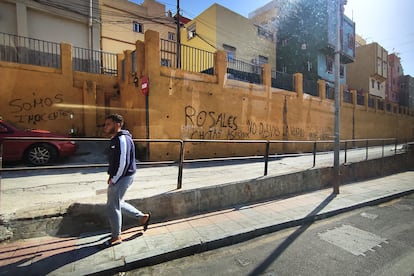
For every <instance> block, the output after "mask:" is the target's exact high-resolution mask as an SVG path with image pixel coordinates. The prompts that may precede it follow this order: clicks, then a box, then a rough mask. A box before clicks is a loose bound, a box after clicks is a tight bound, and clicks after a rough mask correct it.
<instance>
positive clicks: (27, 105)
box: [9, 93, 63, 113]
mask: <svg viewBox="0 0 414 276" xmlns="http://www.w3.org/2000/svg"><path fill="white" fill-rule="evenodd" d="M57 103H63V95H62V94H60V93H58V94H56V95H55V96H53V97H36V94H35V93H33V99H31V100H24V99H13V100H11V101H10V102H9V106H10V107H11V108H12V111H11V113H19V112H22V111H31V110H34V109H37V108H45V107H51V106H53V105H54V104H57Z"/></svg>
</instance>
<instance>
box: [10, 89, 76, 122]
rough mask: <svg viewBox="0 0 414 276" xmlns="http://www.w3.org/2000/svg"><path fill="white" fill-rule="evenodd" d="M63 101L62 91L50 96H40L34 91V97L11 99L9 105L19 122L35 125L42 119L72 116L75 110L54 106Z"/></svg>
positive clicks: (52, 119)
mask: <svg viewBox="0 0 414 276" xmlns="http://www.w3.org/2000/svg"><path fill="white" fill-rule="evenodd" d="M63 102H64V99H63V94H61V93H57V94H55V95H54V96H50V97H39V96H37V95H36V93H32V98H26V99H22V98H16V99H13V100H11V101H10V102H9V107H10V108H11V111H10V113H11V114H13V115H14V117H15V119H16V121H17V122H19V123H24V124H34V125H35V124H37V123H39V122H42V121H55V120H59V119H66V118H70V115H71V114H73V112H71V111H68V110H62V109H58V110H56V108H54V105H56V104H60V103H63ZM50 109H52V110H50Z"/></svg>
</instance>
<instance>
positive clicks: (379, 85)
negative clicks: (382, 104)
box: [377, 81, 381, 90]
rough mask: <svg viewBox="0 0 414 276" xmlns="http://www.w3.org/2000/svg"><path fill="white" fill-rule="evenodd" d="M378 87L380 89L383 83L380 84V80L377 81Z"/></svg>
mask: <svg viewBox="0 0 414 276" xmlns="http://www.w3.org/2000/svg"><path fill="white" fill-rule="evenodd" d="M377 88H378V90H380V89H381V84H380V82H379V81H377Z"/></svg>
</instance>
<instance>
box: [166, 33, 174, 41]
mask: <svg viewBox="0 0 414 276" xmlns="http://www.w3.org/2000/svg"><path fill="white" fill-rule="evenodd" d="M168 40H172V41H175V33H172V32H168Z"/></svg>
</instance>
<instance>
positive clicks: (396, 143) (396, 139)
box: [394, 138, 398, 155]
mask: <svg viewBox="0 0 414 276" xmlns="http://www.w3.org/2000/svg"><path fill="white" fill-rule="evenodd" d="M397 145H398V138H395V148H394V155H397Z"/></svg>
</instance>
